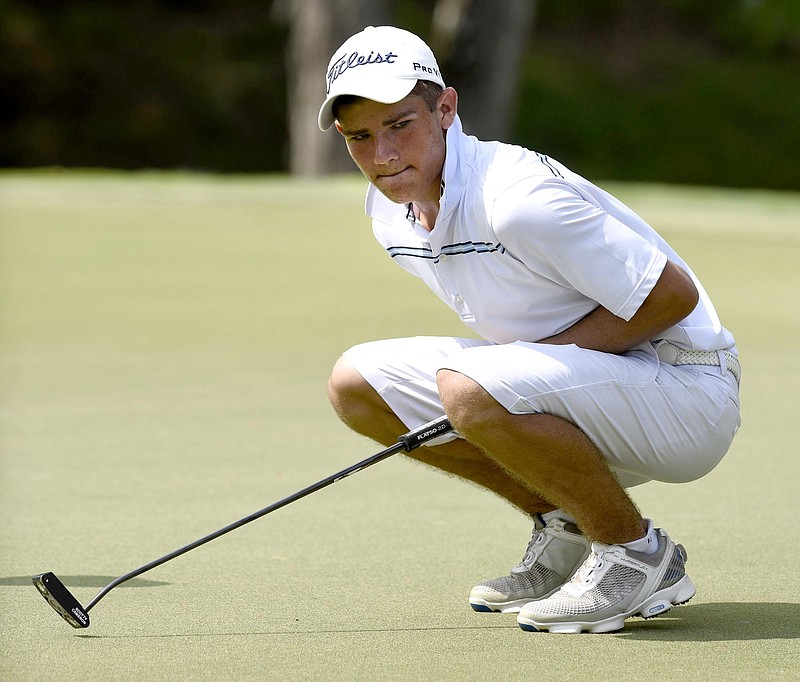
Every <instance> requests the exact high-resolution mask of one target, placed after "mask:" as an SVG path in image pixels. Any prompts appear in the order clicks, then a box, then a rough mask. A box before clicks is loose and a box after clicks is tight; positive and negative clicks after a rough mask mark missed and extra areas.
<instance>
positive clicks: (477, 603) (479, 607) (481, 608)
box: [469, 585, 561, 613]
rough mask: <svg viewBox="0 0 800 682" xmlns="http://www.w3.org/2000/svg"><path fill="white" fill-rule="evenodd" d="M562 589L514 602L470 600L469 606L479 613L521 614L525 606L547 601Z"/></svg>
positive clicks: (557, 588)
mask: <svg viewBox="0 0 800 682" xmlns="http://www.w3.org/2000/svg"><path fill="white" fill-rule="evenodd" d="M560 589H561V585H558V586H557V587H554V588H553V589H552V590H550V591H549V592H546V593H545V594H543V595H541V596H540V597H523V598H522V599H514V600H512V601H487V600H485V599H470V600H469V605H470V606H471V607H472V610H473V611H477V612H478V613H519V612H520V611H521V610H522V607H523V606H525V604H530V603H531V602H532V601H537V600H539V599H547V598H548V597H550V596H551V595H554V594H555V593H556V592H558V591H559V590H560Z"/></svg>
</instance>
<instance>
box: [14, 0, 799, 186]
mask: <svg viewBox="0 0 800 682" xmlns="http://www.w3.org/2000/svg"><path fill="white" fill-rule="evenodd" d="M311 1H312V0H308V2H309V3H310V2H311ZM314 1H316V0H314ZM298 4H302V0H294V1H293V0H283V1H275V2H270V1H268V0H224V1H223V0H132V1H129V2H122V3H108V2H100V1H99V0H84V1H82V2H68V1H66V0H50V1H48V2H42V1H41V0H33V1H25V2H23V1H21V0H2V2H0V50H1V51H2V54H3V60H2V63H0V96H2V100H3V102H4V105H3V107H2V113H0V137H1V138H2V140H3V144H2V146H1V147H0V166H3V167H15V168H19V167H41V166H64V167H111V168H174V167H178V168H183V169H192V170H204V171H216V172H220V171H221V172H234V171H239V172H281V171H286V170H287V169H288V167H289V160H288V157H289V152H288V149H287V120H288V116H289V114H288V113H287V94H286V85H287V49H288V48H287V45H288V43H287V41H288V38H289V35H290V29H291V21H292V20H291V17H292V16H294V15H293V14H292V8H293V7H296V6H297V5H298ZM356 4H359V3H354V2H349V3H348V2H346V1H345V0H332V5H334V6H335V7H336V8H339V6H341V8H340V9H341V11H342V12H344V11H346V10H347V7H348V6H350V5H356ZM361 4H363V3H361ZM368 4H369V3H368ZM445 4H449V5H453V4H454V2H452V1H451V2H450V3H446V2H444V1H443V0H438V2H437V1H435V0H418V1H411V0H396V1H389V0H381V2H378V0H375V2H374V3H372V5H374V6H377V5H380V7H381V8H382V11H383V12H384V16H386V17H387V18H388V19H389V20H390V21H393V22H395V23H397V24H398V25H401V26H404V27H406V28H409V29H411V30H414V31H416V32H418V33H419V34H420V35H422V36H423V37H426V38H427V37H428V35H429V33H430V26H431V18H432V15H433V13H434V12H435V11H436V10H437V5H438V6H440V7H441V6H444V5H445ZM455 4H459V3H458V2H456V3H455ZM460 4H461V5H464V3H463V2H461V3H460ZM467 11H469V10H467ZM327 56H328V54H325V55H324V57H323V58H324V60H325V61H327ZM440 61H441V60H440ZM521 62H522V63H521V64H520V82H519V87H518V95H519V96H518V99H517V101H516V103H515V105H514V111H513V115H512V119H513V124H512V133H511V134H510V135H509V141H513V142H517V143H520V144H523V145H525V146H529V147H531V148H534V149H537V150H539V151H543V152H545V153H548V154H550V155H552V156H554V157H555V158H557V159H559V160H560V161H562V162H564V163H566V164H567V165H569V166H571V167H573V168H574V169H576V170H578V171H579V172H581V173H582V174H584V175H586V176H588V177H590V178H602V179H617V180H638V181H659V182H669V183H691V184H705V185H723V186H729V187H761V188H776V189H795V188H796V187H797V186H798V184H799V183H798V181H799V180H800V154H797V153H794V152H797V151H798V150H800V126H798V125H797V112H798V111H800V68H799V65H800V3H798V2H796V0H711V1H701V0H668V1H664V2H638V1H636V0H627V1H626V0H599V1H595V2H591V3H587V2H580V1H579V0H539V1H538V2H536V3H535V11H534V18H533V21H532V26H531V29H530V35H529V37H528V40H527V41H526V43H525V49H524V54H523V56H522V59H521ZM444 70H445V78H448V73H447V69H444ZM319 82H320V99H321V97H322V74H321V73H320V76H319ZM309 134H310V133H309ZM317 134H318V133H317Z"/></svg>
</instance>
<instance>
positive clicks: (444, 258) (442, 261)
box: [439, 253, 447, 263]
mask: <svg viewBox="0 0 800 682" xmlns="http://www.w3.org/2000/svg"><path fill="white" fill-rule="evenodd" d="M446 260H447V254H446V253H442V254H440V255H439V262H440V263H444V262H445V261H446Z"/></svg>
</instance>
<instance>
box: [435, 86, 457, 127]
mask: <svg viewBox="0 0 800 682" xmlns="http://www.w3.org/2000/svg"><path fill="white" fill-rule="evenodd" d="M436 111H437V113H438V114H439V120H440V121H441V124H442V130H447V129H448V128H449V127H450V126H451V125H453V121H455V120H456V113H458V93H457V92H456V91H455V90H454V89H453V88H445V89H444V90H442V94H441V95H439V101H438V102H437V104H436Z"/></svg>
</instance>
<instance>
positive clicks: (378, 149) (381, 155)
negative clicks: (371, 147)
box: [375, 135, 398, 166]
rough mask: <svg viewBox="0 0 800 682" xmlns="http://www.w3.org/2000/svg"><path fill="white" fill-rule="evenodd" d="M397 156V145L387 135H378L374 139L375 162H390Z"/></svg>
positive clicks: (377, 163) (381, 164) (379, 163)
mask: <svg viewBox="0 0 800 682" xmlns="http://www.w3.org/2000/svg"><path fill="white" fill-rule="evenodd" d="M397 157H398V154H397V147H396V146H395V144H394V143H393V141H392V140H391V139H390V136H389V135H378V136H377V138H376V140H375V163H376V165H379V166H383V165H386V164H389V163H391V162H392V161H394V160H395V159H396V158H397Z"/></svg>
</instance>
